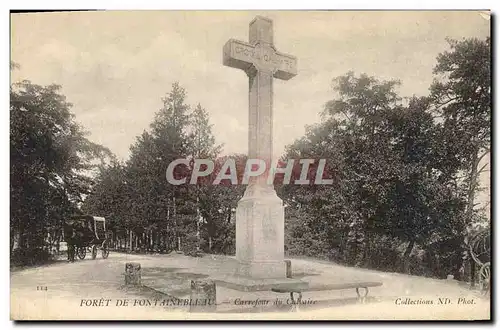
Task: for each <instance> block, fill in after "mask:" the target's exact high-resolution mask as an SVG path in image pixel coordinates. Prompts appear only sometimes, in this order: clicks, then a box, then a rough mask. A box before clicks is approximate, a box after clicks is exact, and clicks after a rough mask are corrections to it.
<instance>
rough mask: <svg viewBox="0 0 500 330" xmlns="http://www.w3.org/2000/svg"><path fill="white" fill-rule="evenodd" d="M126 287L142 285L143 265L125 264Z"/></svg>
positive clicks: (136, 263)
mask: <svg viewBox="0 0 500 330" xmlns="http://www.w3.org/2000/svg"><path fill="white" fill-rule="evenodd" d="M125 285H141V264H140V263H138V262H127V263H126V264H125Z"/></svg>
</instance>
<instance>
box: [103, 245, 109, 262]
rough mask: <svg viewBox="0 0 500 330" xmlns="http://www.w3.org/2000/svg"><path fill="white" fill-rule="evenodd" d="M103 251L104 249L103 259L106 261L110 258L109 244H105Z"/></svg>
mask: <svg viewBox="0 0 500 330" xmlns="http://www.w3.org/2000/svg"><path fill="white" fill-rule="evenodd" d="M101 249H102V258H103V259H106V258H107V257H108V256H109V249H108V244H106V243H104V244H103V245H102V248H101Z"/></svg>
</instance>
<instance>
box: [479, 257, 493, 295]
mask: <svg viewBox="0 0 500 330" xmlns="http://www.w3.org/2000/svg"><path fill="white" fill-rule="evenodd" d="M490 267H491V266H490V263H489V262H487V263H485V264H484V265H483V266H482V267H481V269H480V270H479V289H480V290H481V292H483V294H487V293H488V292H489V291H490Z"/></svg>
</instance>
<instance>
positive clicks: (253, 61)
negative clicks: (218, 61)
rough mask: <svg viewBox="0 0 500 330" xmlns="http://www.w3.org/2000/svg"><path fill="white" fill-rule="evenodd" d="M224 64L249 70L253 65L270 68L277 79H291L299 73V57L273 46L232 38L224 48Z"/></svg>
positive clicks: (260, 68) (257, 67)
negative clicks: (253, 43) (277, 49)
mask: <svg viewBox="0 0 500 330" xmlns="http://www.w3.org/2000/svg"><path fill="white" fill-rule="evenodd" d="M222 62H223V64H224V65H225V66H229V67H232V68H237V69H241V70H244V71H245V72H249V70H250V69H251V68H252V67H255V68H256V69H258V70H269V71H271V72H273V76H274V77H275V78H277V79H282V80H289V79H291V78H293V77H295V76H296V75H297V59H296V58H295V57H294V56H291V55H288V54H284V53H281V52H278V51H276V49H275V48H274V47H273V46H263V45H261V44H259V43H257V44H255V45H252V44H249V43H246V42H244V41H239V40H235V39H230V40H229V41H228V42H226V44H225V45H224V48H223V60H222Z"/></svg>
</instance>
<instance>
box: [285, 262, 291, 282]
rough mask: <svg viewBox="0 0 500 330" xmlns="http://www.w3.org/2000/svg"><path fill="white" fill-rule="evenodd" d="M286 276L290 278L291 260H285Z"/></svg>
mask: <svg viewBox="0 0 500 330" xmlns="http://www.w3.org/2000/svg"><path fill="white" fill-rule="evenodd" d="M285 266H286V268H285V269H286V278H292V261H291V260H285Z"/></svg>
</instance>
